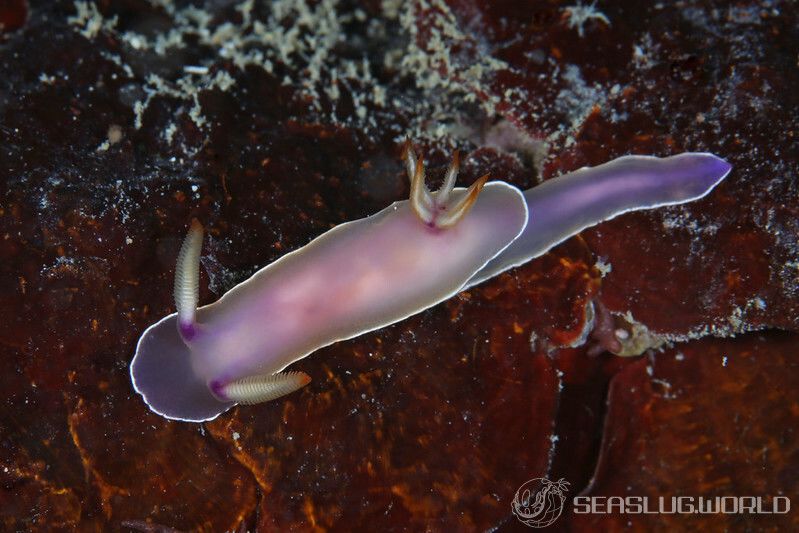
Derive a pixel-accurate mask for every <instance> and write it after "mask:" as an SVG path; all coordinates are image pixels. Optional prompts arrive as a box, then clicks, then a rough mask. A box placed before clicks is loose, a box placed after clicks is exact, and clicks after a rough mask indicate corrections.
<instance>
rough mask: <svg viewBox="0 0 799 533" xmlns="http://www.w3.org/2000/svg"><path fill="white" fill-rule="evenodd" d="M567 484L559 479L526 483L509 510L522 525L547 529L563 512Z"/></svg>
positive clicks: (535, 479)
mask: <svg viewBox="0 0 799 533" xmlns="http://www.w3.org/2000/svg"><path fill="white" fill-rule="evenodd" d="M568 490H569V482H568V481H566V480H565V479H563V478H561V479H559V480H557V481H555V482H553V481H550V480H548V479H546V478H543V477H537V478H534V479H531V480H530V481H527V482H525V483H524V485H522V486H521V487H519V490H517V491H516V494H515V495H514V496H513V503H511V509H512V510H513V514H515V515H516V518H518V519H519V520H520V521H521V522H522V523H523V524H525V525H528V526H530V527H547V526H549V525H551V524H553V523H554V522H555V520H557V519H558V518H559V517H560V514H561V513H562V512H563V504H564V503H565V502H566V492H567V491H568Z"/></svg>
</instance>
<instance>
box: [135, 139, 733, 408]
mask: <svg viewBox="0 0 799 533" xmlns="http://www.w3.org/2000/svg"><path fill="white" fill-rule="evenodd" d="M404 157H405V162H406V165H407V172H408V175H409V177H410V178H411V183H412V186H411V199H410V200H406V201H403V202H396V203H394V204H392V205H391V206H389V207H387V208H386V209H384V210H382V211H380V212H379V213H377V214H375V215H373V216H370V217H367V218H364V219H360V220H356V221H353V222H348V223H345V224H341V225H340V226H337V227H335V228H333V229H332V230H330V231H328V232H327V233H325V234H323V235H321V236H320V237H318V238H316V239H314V240H313V241H312V242H311V243H309V244H308V245H306V246H304V247H302V248H300V249H299V250H296V251H294V252H291V253H289V254H287V255H285V256H283V257H282V258H280V259H279V260H277V261H275V262H274V263H272V264H271V265H269V266H267V267H265V268H263V269H261V270H260V271H258V272H257V273H256V274H254V275H253V276H252V277H251V278H250V279H249V280H247V281H245V282H243V283H241V284H240V285H237V286H236V287H234V288H233V289H231V290H230V291H229V292H228V293H226V294H225V295H224V296H222V298H220V299H219V300H218V301H217V302H215V303H213V304H210V305H206V306H204V307H201V308H199V309H197V308H196V306H197V284H198V278H199V253H200V247H201V243H202V227H201V226H200V225H199V223H196V222H195V223H194V224H193V225H192V228H191V230H190V231H189V235H188V236H187V237H186V241H185V242H184V245H183V247H182V249H181V252H180V255H179V257H178V266H177V271H176V276H175V302H176V305H177V308H178V312H177V313H174V314H172V315H169V316H167V317H165V318H163V319H161V320H160V321H159V322H157V323H156V324H154V325H152V326H150V327H149V328H148V329H147V330H146V331H145V332H144V334H143V335H142V337H141V339H140V340H139V343H138V346H137V348H136V355H135V356H134V358H133V362H132V363H131V369H130V372H131V378H132V380H133V386H134V388H135V389H136V391H137V392H139V393H140V394H141V395H142V396H143V397H144V400H145V402H146V403H147V405H148V406H149V407H150V409H152V410H153V411H154V412H156V413H158V414H160V415H162V416H165V417H167V418H172V419H177V420H186V421H195V422H199V421H204V420H210V419H213V418H215V417H216V416H218V415H219V414H220V413H223V412H224V411H226V410H227V409H229V408H230V407H231V406H233V405H235V404H236V403H257V402H262V401H268V400H271V399H274V398H277V397H279V396H282V395H284V394H288V393H290V392H292V391H294V390H296V389H298V388H300V387H303V386H304V385H306V384H307V383H308V382H309V381H310V378H309V377H308V376H307V375H306V374H304V373H302V372H283V370H284V369H285V368H286V367H287V366H288V365H290V364H291V363H293V362H294V361H297V360H298V359H301V358H303V357H305V356H307V355H308V354H310V353H311V352H313V351H315V350H317V349H319V348H321V347H323V346H327V345H329V344H332V343H334V342H336V341H339V340H343V339H348V338H352V337H355V336H357V335H360V334H361V333H365V332H367V331H372V330H375V329H379V328H381V327H384V326H386V325H388V324H391V323H394V322H397V321H399V320H402V319H404V318H406V317H408V316H410V315H413V314H415V313H418V312H420V311H422V310H424V309H426V308H428V307H430V306H433V305H435V304H437V303H439V302H442V301H444V300H446V299H448V298H450V297H451V296H453V295H454V294H456V293H457V292H459V291H461V290H463V289H464V288H466V287H469V286H472V285H474V284H476V283H480V282H481V281H484V280H486V279H488V278H490V277H493V276H495V275H497V274H498V273H500V272H503V271H505V270H508V269H509V268H512V267H514V266H518V265H520V264H522V263H524V262H526V261H528V260H530V259H532V258H534V257H537V256H539V255H541V254H543V253H545V252H546V251H547V250H548V249H550V248H551V247H552V246H554V245H556V244H558V243H559V242H561V241H563V240H565V239H567V238H569V237H570V236H572V235H574V234H576V233H578V232H579V231H581V230H583V229H585V228H587V227H589V226H592V225H594V224H598V223H600V222H602V221H604V220H608V219H610V218H613V217H615V216H617V215H619V214H622V213H625V212H627V211H632V210H637V209H650V208H654V207H658V206H662V205H671V204H677V203H682V202H687V201H691V200H694V199H697V198H701V197H702V196H704V195H705V194H707V193H708V192H709V191H710V190H712V189H713V187H715V186H716V185H717V184H718V183H719V182H720V181H721V180H722V179H723V178H724V177H725V176H726V175H727V173H728V172H729V170H730V165H729V164H728V163H726V162H725V161H723V160H721V159H719V158H717V157H716V156H713V155H711V154H704V153H695V154H691V153H689V154H681V155H678V156H673V157H668V158H664V159H658V158H655V157H645V156H628V157H623V158H620V159H617V160H615V161H611V162H609V163H606V164H604V165H601V166H598V167H595V168H584V169H580V170H578V171H576V172H573V173H570V174H567V175H564V176H562V177H559V178H555V179H553V180H549V181H547V182H545V183H543V184H542V185H539V186H538V187H535V188H533V189H530V190H528V191H527V192H525V193H524V194H522V193H521V192H520V191H519V190H518V189H516V188H515V187H513V186H511V185H508V184H506V183H503V182H490V183H488V184H486V183H485V177H484V178H481V179H480V180H478V181H477V182H476V183H475V184H474V185H473V186H472V187H470V188H469V189H468V190H465V189H454V188H453V185H454V183H455V176H456V174H457V171H458V158H457V155H456V157H455V158H454V159H453V163H452V165H451V166H450V169H449V171H448V172H447V176H446V178H445V183H444V186H443V187H442V189H441V190H439V191H437V192H436V193H431V192H429V191H428V190H427V188H426V187H425V185H424V168H423V165H422V163H421V161H419V160H417V158H416V155H415V154H414V153H413V150H412V149H410V147H409V146H408V147H406V150H405V153H404ZM528 210H529V217H530V218H529V222H528Z"/></svg>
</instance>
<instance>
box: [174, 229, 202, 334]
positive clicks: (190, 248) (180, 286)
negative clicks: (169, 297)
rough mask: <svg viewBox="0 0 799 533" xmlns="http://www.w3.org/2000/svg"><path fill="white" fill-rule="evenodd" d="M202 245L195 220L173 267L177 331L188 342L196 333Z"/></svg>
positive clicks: (200, 230) (200, 231)
mask: <svg viewBox="0 0 799 533" xmlns="http://www.w3.org/2000/svg"><path fill="white" fill-rule="evenodd" d="M202 245H203V226H202V224H200V222H199V221H198V220H197V219H196V218H195V219H193V220H192V222H191V227H190V228H189V232H188V234H186V238H185V239H184V240H183V244H182V245H181V247H180V253H179V254H178V260H177V264H176V265H175V290H174V295H175V307H176V308H177V311H178V331H180V336H181V337H182V338H183V340H184V341H186V342H188V341H190V340H191V339H192V337H194V335H195V333H196V332H197V322H196V312H197V302H198V301H199V299H200V296H199V295H200V289H199V287H200V251H201V250H202Z"/></svg>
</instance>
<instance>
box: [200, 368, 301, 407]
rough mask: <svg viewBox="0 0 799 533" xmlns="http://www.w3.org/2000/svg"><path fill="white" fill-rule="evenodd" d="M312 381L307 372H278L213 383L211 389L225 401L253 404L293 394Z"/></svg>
mask: <svg viewBox="0 0 799 533" xmlns="http://www.w3.org/2000/svg"><path fill="white" fill-rule="evenodd" d="M310 382H311V377H310V376H309V375H308V374H306V373H305V372H278V373H277V374H262V375H256V376H247V377H246V378H241V379H237V380H235V381H231V382H230V383H227V384H225V385H216V384H213V383H212V384H211V389H212V390H213V391H214V393H215V394H216V395H217V396H219V397H220V398H222V399H223V400H224V401H231V402H236V403H241V404H245V405H252V404H256V403H263V402H268V401H271V400H274V399H277V398H280V397H281V396H285V395H287V394H291V393H292V392H294V391H296V390H298V389H301V388H302V387H304V386H306V385H307V384H308V383H310Z"/></svg>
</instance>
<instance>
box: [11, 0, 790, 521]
mask: <svg viewBox="0 0 799 533" xmlns="http://www.w3.org/2000/svg"><path fill="white" fill-rule="evenodd" d="M797 61H799V8H798V7H797V5H796V4H795V3H794V2H792V1H791V0H783V1H778V0H775V1H767V0H763V1H759V2H756V1H752V0H742V1H736V2H732V1H698V0H697V1H678V2H640V1H637V0H635V1H634V0H624V1H616V2H610V1H598V2H596V3H594V4H589V3H579V2H577V1H576V0H575V1H573V2H559V1H554V0H553V1H537V2H529V3H526V4H524V5H520V4H519V3H516V2H505V1H501V2H480V1H450V2H445V1H443V0H424V1H413V2H399V1H388V0H385V1H382V2H378V1H367V2H363V3H354V2H346V1H337V0H320V1H316V2H311V1H299V2H289V1H287V0H282V1H276V2H254V1H244V2H234V1H225V0H218V1H217V0H214V1H211V0H209V1H207V2H205V3H200V2H170V1H168V0H150V1H145V0H120V1H114V0H103V1H100V2H96V3H95V2H90V1H87V2H83V1H75V2H72V1H56V2H46V1H42V0H39V1H31V2H26V1H24V0H13V1H8V2H4V3H2V5H0V236H2V237H0V376H2V378H0V384H1V385H2V387H1V388H2V393H0V398H2V409H0V524H2V529H3V530H7V531H58V530H64V531H68V530H80V531H108V530H123V531H125V530H139V531H175V530H177V531H189V530H203V531H245V530H249V531H254V530H257V531H286V530H293V531H305V530H337V531H358V530H374V531H377V530H386V531H416V530H428V531H475V530H495V531H496V530H498V531H525V530H529V529H528V528H527V527H526V526H524V525H522V524H521V523H520V522H519V521H517V519H516V517H515V516H514V515H513V514H512V513H511V501H512V499H513V497H514V494H515V492H516V490H517V488H519V486H520V485H522V484H523V483H524V482H525V481H527V480H529V479H531V478H537V477H546V478H549V479H551V480H557V479H561V478H562V479H565V480H566V481H568V482H569V484H570V485H569V495H570V496H573V495H576V494H581V495H590V496H648V497H650V498H652V499H657V498H658V497H659V496H664V497H667V498H670V497H671V496H695V497H698V496H703V497H708V498H713V497H716V496H763V498H764V500H766V501H768V500H769V499H770V498H772V497H773V496H787V497H794V499H795V501H794V502H793V504H794V506H796V507H799V499H796V498H795V496H796V495H797V494H799V435H797V431H796V428H797V426H798V425H799V218H798V217H799V142H798V141H799V111H797V110H798V109H799V92H797V91H796V87H798V86H799V64H798V63H797ZM406 138H410V139H412V140H414V142H416V143H417V146H418V147H419V148H420V149H422V151H423V152H424V153H425V155H426V157H427V160H428V163H429V166H430V169H431V170H430V174H431V176H432V177H433V178H434V181H435V179H440V177H441V176H442V175H443V172H444V168H445V166H446V164H447V162H448V159H449V157H450V155H451V153H452V151H453V150H454V149H456V148H458V149H460V150H461V152H462V160H463V165H462V172H461V177H460V180H459V183H461V184H463V185H468V184H469V183H471V182H472V181H473V180H474V179H475V178H476V177H478V176H480V175H482V174H483V173H485V172H490V173H491V175H492V177H494V178H496V179H503V180H506V181H508V182H510V183H513V184H515V185H517V186H519V187H520V188H528V187H530V186H533V185H535V184H536V183H538V182H540V181H542V180H545V179H548V178H551V177H554V176H557V175H559V174H562V173H564V172H568V171H571V170H574V169H577V168H579V167H581V166H586V165H589V166H590V165H597V164H600V163H602V162H605V161H608V160H610V159H613V158H615V157H619V156H621V155H624V154H653V155H661V156H665V155H670V154H674V153H679V152H683V151H708V152H713V153H715V154H718V155H719V156H722V157H724V158H725V159H727V160H728V161H730V162H731V163H732V164H733V167H734V168H733V171H732V173H731V174H730V176H729V177H728V178H727V179H726V180H725V181H724V182H723V183H722V184H721V185H720V186H719V187H717V188H716V189H715V190H714V191H713V192H712V194H710V195H709V196H708V197H706V198H704V199H702V200H700V201H697V202H695V203H691V204H688V205H684V206H676V207H668V208H662V209H658V210H654V211H648V212H639V213H631V214H627V215H624V216H621V217H618V218H616V219H614V220H612V221H609V222H606V223H603V224H601V225H599V226H597V227H595V228H592V229H589V230H586V231H585V232H583V233H582V234H581V235H580V236H578V237H575V238H573V239H570V240H569V241H567V242H565V243H563V244H562V245H560V246H558V247H556V248H554V249H553V250H552V251H551V252H550V253H548V254H547V255H545V256H544V257H541V258H539V259H537V260H535V261H533V262H531V263H529V264H527V265H525V266H523V267H520V268H517V269H514V270H512V271H510V272H507V273H505V274H502V275H501V276H499V277H498V278H495V279H493V280H490V281H488V282H486V283H484V284H482V285H479V286H477V287H474V288H472V289H470V290H468V291H466V292H463V293H461V294H459V295H457V296H456V297H454V298H452V299H451V300H449V301H447V302H445V303H443V304H441V305H438V306H436V307H434V308H432V309H429V310H427V311H424V312H422V313H420V314H418V315H416V316H413V317H411V318H409V319H407V320H404V321H402V322H400V323H398V324H395V325H393V326H391V327H387V328H384V329H381V330H379V331H376V332H373V333H369V334H366V335H363V336H361V337H358V338H356V339H353V340H350V341H346V342H340V343H337V344H334V345H332V346H329V347H327V348H324V349H322V350H319V351H318V352H317V353H314V354H313V355H312V356H310V357H308V358H306V359H303V360H302V361H299V362H298V363H296V364H295V365H294V366H293V367H294V368H296V369H299V370H303V371H304V372H307V373H308V374H309V375H310V376H311V377H312V379H313V381H312V383H311V384H310V385H309V386H308V387H306V388H304V389H302V390H301V391H300V392H298V393H295V394H293V395H291V396H288V397H286V398H284V399H280V400H277V401H274V402H271V403H268V404H263V405H258V406H252V407H238V408H234V409H233V410H232V411H230V412H228V413H226V414H224V415H222V416H220V417H219V418H218V419H216V420H214V421H212V422H208V423H204V424H189V423H181V422H174V421H169V420H166V419H164V418H161V417H160V416H158V415H155V414H153V413H152V412H150V411H149V410H148V409H147V407H146V405H145V404H144V402H143V401H142V398H141V397H140V396H139V395H138V394H136V393H135V392H134V391H133V389H132V387H131V383H130V377H129V374H128V365H129V363H130V360H131V358H132V355H133V351H134V349H135V345H136V341H137V339H138V337H139V336H140V335H141V333H142V331H143V330H144V329H145V328H146V327H147V326H148V325H149V324H151V323H153V322H155V321H156V320H158V319H159V318H160V317H162V316H164V315H166V314H168V313H170V312H172V311H173V303H172V277H173V274H174V262H175V258H176V255H177V251H178V248H179V246H180V242H181V240H182V237H183V235H184V234H185V231H186V228H187V227H188V224H189V223H190V221H191V219H192V218H193V217H196V218H198V219H199V220H201V221H202V222H203V223H204V224H205V226H206V229H207V231H208V235H207V237H206V241H205V246H204V250H203V256H202V264H203V267H204V268H203V270H202V279H201V293H200V298H201V302H202V303H209V302H211V301H214V300H215V299H217V298H218V297H219V296H221V295H222V294H223V293H224V292H225V291H226V290H227V289H229V288H231V287H232V286H233V285H235V284H236V283H238V282H240V281H242V280H244V279H246V278H247V277H248V276H249V275H251V274H252V273H253V272H255V271H256V270H257V269H258V268H260V267H261V266H263V265H266V264H268V263H270V262H271V261H273V260H275V259H277V258H278V257H280V256H281V255H283V254H285V253H286V252H288V251H291V250H294V249H296V248H298V247H300V246H302V245H304V244H305V243H307V242H308V241H309V240H310V239H312V238H313V237H315V236H317V235H319V234H321V233H322V232H324V231H326V230H328V229H329V228H331V227H333V226H335V225H337V224H340V223H342V222H345V221H348V220H353V219H356V218H360V217H363V216H366V215H369V214H371V213H374V212H376V211H378V210H380V209H382V208H383V207H385V206H386V205H388V204H389V203H391V202H393V201H395V200H400V199H404V198H406V197H407V195H408V188H409V187H408V183H407V179H406V178H405V176H404V174H403V168H402V164H401V161H400V158H399V153H400V147H401V144H402V142H403V141H404V140H405V139H406ZM589 308H590V309H595V310H597V312H602V313H605V315H606V316H607V314H608V313H609V314H610V316H611V317H612V319H613V321H614V324H615V326H616V327H618V328H621V329H624V330H625V331H628V332H629V333H630V334H631V335H632V336H633V337H634V339H635V341H636V342H639V343H640V344H641V347H642V349H645V351H644V354H643V355H641V356H638V357H626V358H620V357H616V356H613V355H611V354H609V353H602V354H600V355H593V354H595V353H596V352H598V351H599V350H597V340H596V335H593V336H592V335H586V333H587V330H588V327H589V326H590V313H589V312H587V309H589ZM646 348H649V349H646ZM573 511H574V509H573V508H572V507H571V505H567V506H566V508H565V509H564V511H563V515H562V516H561V517H560V518H559V519H558V521H557V522H556V523H555V524H554V525H553V526H552V529H560V530H570V531H582V530H589V529H590V530H603V531H621V530H634V531H641V530H648V531H676V530H687V529H691V530H699V529H701V530H706V531H766V530H768V531H788V530H792V529H794V530H795V529H797V527H799V514H797V513H799V511H797V510H795V509H794V510H792V511H791V512H789V513H787V514H771V515H756V514H750V513H736V514H697V515H681V514H638V515H631V514H619V513H613V514H575V513H574V512H573Z"/></svg>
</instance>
